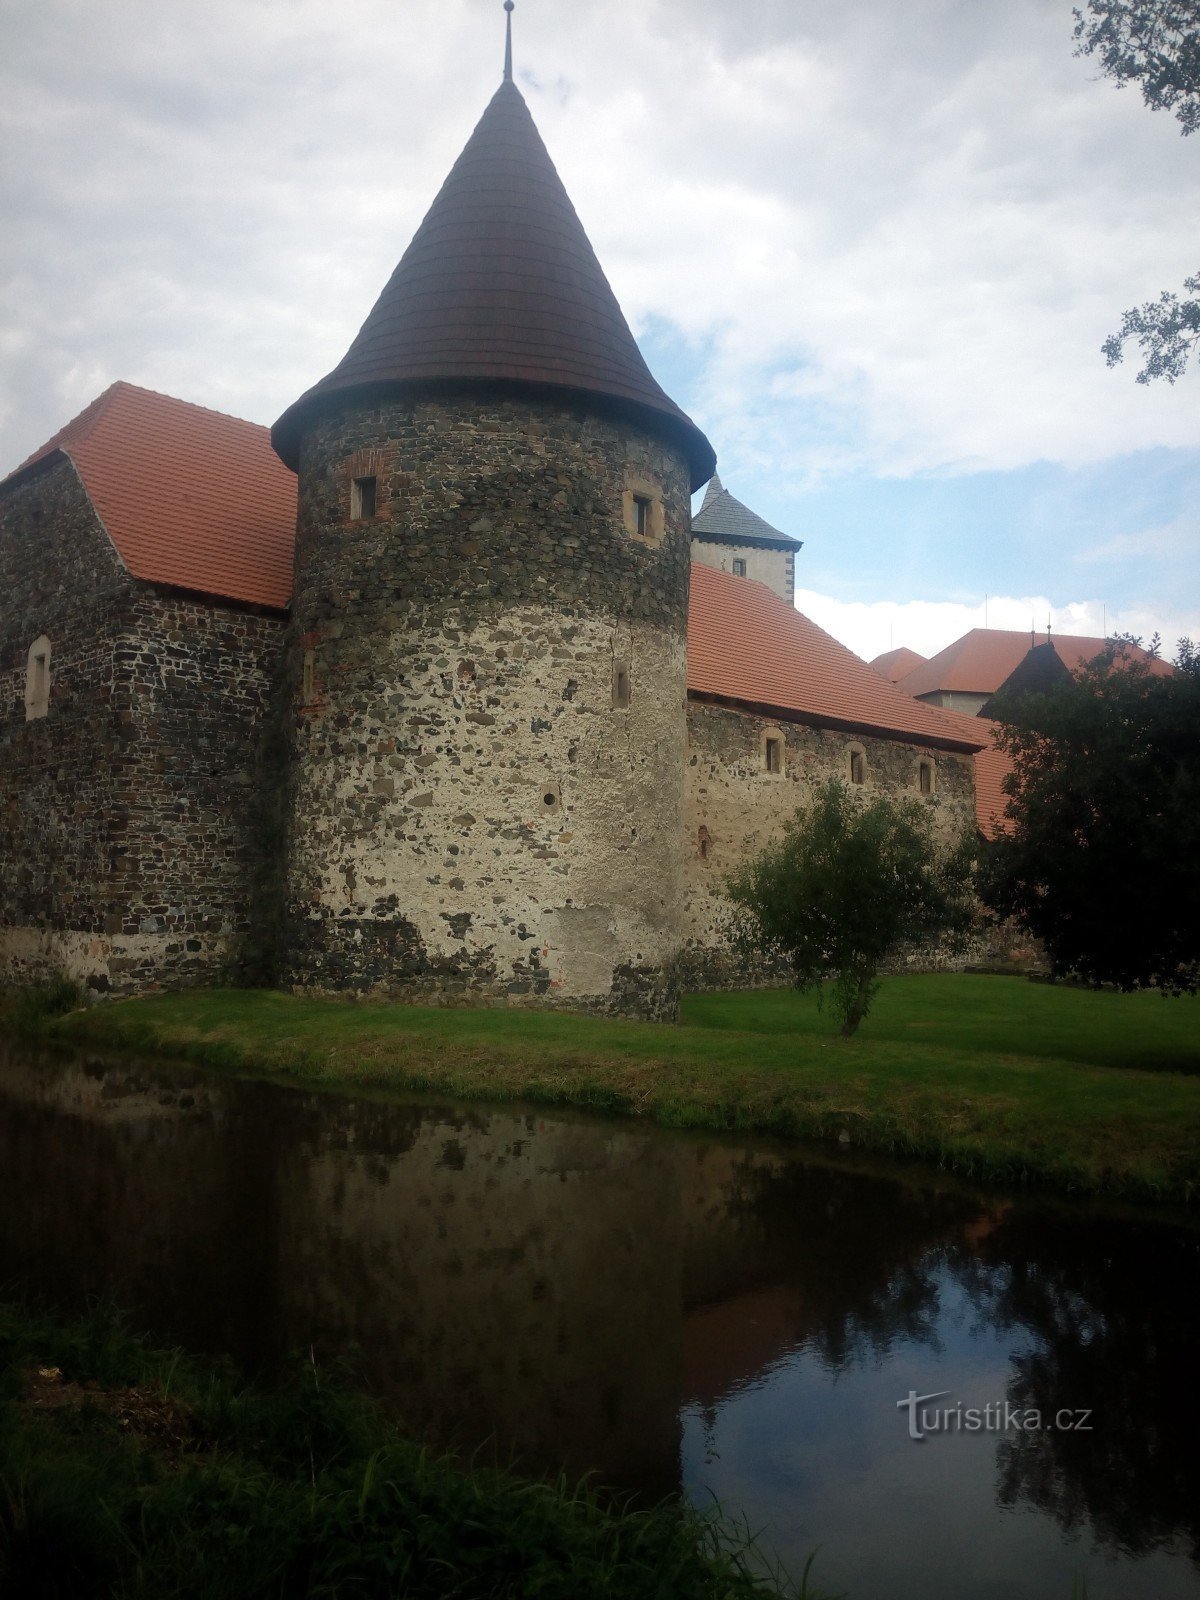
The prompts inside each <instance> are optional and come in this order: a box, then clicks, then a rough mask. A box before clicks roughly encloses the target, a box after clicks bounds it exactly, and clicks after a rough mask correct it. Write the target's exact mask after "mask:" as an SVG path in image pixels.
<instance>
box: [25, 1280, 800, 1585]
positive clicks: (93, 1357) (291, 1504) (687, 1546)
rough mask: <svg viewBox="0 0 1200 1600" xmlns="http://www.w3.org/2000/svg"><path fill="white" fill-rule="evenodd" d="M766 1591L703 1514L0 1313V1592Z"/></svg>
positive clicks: (115, 1334) (288, 1384)
mask: <svg viewBox="0 0 1200 1600" xmlns="http://www.w3.org/2000/svg"><path fill="white" fill-rule="evenodd" d="M776 1592H778V1591H777V1590H775V1589H768V1588H766V1587H765V1586H763V1585H762V1584H761V1583H760V1582H759V1581H758V1580H757V1579H756V1578H755V1577H754V1576H753V1575H752V1573H751V1570H750V1568H749V1566H748V1564H747V1560H746V1555H745V1550H744V1546H739V1543H738V1540H737V1539H736V1538H735V1537H732V1536H731V1535H730V1534H729V1532H728V1531H727V1530H723V1529H722V1527H721V1526H720V1524H719V1523H718V1522H717V1521H716V1520H714V1518H712V1517H705V1516H701V1515H699V1514H697V1513H693V1512H690V1511H684V1510H680V1509H678V1508H675V1507H670V1506H666V1507H660V1508H658V1509H655V1510H648V1511H633V1510H630V1509H627V1508H626V1509H621V1508H617V1507H613V1506H611V1505H608V1504H606V1503H605V1501H604V1500H603V1499H602V1498H601V1497H600V1496H599V1495H597V1494H596V1493H594V1492H592V1491H590V1490H587V1489H573V1488H572V1487H570V1486H569V1485H567V1484H565V1483H558V1484H543V1483H534V1482H529V1481H524V1480H522V1479H520V1478H518V1477H516V1476H513V1475H509V1474H505V1473H499V1472H492V1471H478V1470H471V1471H466V1470H462V1469H461V1468H459V1467H458V1466H456V1465H455V1464H454V1463H453V1462H451V1461H449V1460H445V1459H443V1460H438V1459H434V1458H432V1457H430V1456H429V1455H427V1454H426V1453H425V1452H424V1451H422V1450H420V1449H418V1448H417V1447H416V1446H415V1445H413V1444H411V1443H409V1442H408V1441H407V1440H405V1439H404V1438H402V1437H401V1436H400V1435H399V1434H398V1433H397V1431H396V1429H395V1428H394V1427H392V1426H391V1425H390V1424H389V1423H388V1422H387V1421H386V1420H385V1419H384V1418H383V1417H382V1416H381V1415H380V1414H379V1413H378V1412H377V1411H376V1410H375V1409H374V1408H373V1407H372V1405H371V1404H370V1403H369V1402H368V1401H367V1400H365V1399H364V1398H362V1397H361V1396H360V1395H358V1394H356V1393H355V1391H354V1389H353V1387H351V1386H349V1385H348V1384H347V1383H346V1382H345V1381H342V1382H338V1381H336V1380H333V1381H331V1375H330V1374H328V1373H319V1372H317V1371H316V1369H315V1368H313V1367H312V1366H311V1365H308V1364H305V1363H301V1362H297V1364H296V1366H295V1369H294V1371H293V1372H292V1373H291V1374H290V1376H289V1377H287V1378H286V1379H285V1380H284V1381H283V1382H281V1383H280V1384H279V1385H278V1386H276V1387H274V1388H272V1389H262V1388H255V1387H252V1386H249V1385H247V1384H245V1383H244V1382H242V1381H241V1380H239V1379H238V1378H236V1377H235V1376H233V1375H232V1374H231V1373H230V1372H229V1371H228V1370H226V1369H225V1368H223V1367H218V1366H211V1365H210V1366H206V1365H204V1364H202V1363H199V1362H195V1361H192V1360H189V1359H187V1358H185V1357H184V1356H182V1355H181V1354H180V1353H179V1352H178V1351H174V1352H171V1351H160V1350H155V1349H153V1348H151V1347H150V1346H149V1345H148V1344H147V1343H145V1342H144V1341H142V1340H140V1339H138V1338H136V1337H134V1336H133V1335H132V1334H131V1333H130V1332H129V1331H128V1330H127V1329H126V1327H125V1326H124V1325H123V1324H122V1323H121V1321H120V1319H119V1318H116V1317H114V1316H113V1315H112V1314H108V1315H97V1316H93V1317H91V1318H89V1319H87V1320H85V1321H79V1322H65V1321H62V1320H58V1319H54V1318H50V1317H46V1316H42V1315H38V1314H35V1313H32V1312H30V1311H29V1310H28V1309H27V1308H24V1307H22V1306H18V1305H14V1304H12V1303H3V1302H0V1593H4V1594H11V1595H13V1596H14V1597H15V1596H17V1595H46V1596H48V1595H53V1596H55V1597H56V1600H75V1597H79V1600H85V1597H86V1600H106V1597H111V1600H117V1597H118V1596H119V1597H120V1600H175V1597H179V1600H182V1597H184V1596H186V1597H187V1600H260V1597H261V1600H267V1597H270V1600H278V1597H280V1596H287V1597H288V1600H305V1597H312V1600H316V1597H318V1596H320V1597H322V1600H335V1597H337V1596H345V1597H347V1600H348V1597H349V1596H352V1595H362V1596H367V1595H391V1594H404V1595H405V1596H407V1597H410V1600H421V1597H423V1596H429V1597H434V1596H437V1597H439V1600H441V1597H445V1596H457V1597H461V1600H469V1597H474V1596H479V1597H483V1596H489V1597H492V1596H496V1597H504V1596H512V1597H514V1600H516V1597H518V1596H520V1597H524V1596H529V1595H538V1596H541V1597H544V1600H559V1597H561V1600H588V1597H595V1600H624V1597H629V1600H642V1597H644V1600H663V1597H669V1596H678V1597H680V1600H687V1597H691V1596H695V1597H701V1596H704V1597H711V1600H718V1597H719V1600H738V1597H739V1596H746V1597H749V1596H751V1595H755V1596H765V1595H768V1594H772V1593H776Z"/></svg>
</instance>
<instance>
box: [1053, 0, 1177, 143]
mask: <svg viewBox="0 0 1200 1600" xmlns="http://www.w3.org/2000/svg"><path fill="white" fill-rule="evenodd" d="M1072 15H1073V16H1074V18H1075V39H1076V45H1075V54H1076V55H1077V56H1096V57H1098V59H1099V61H1100V67H1101V70H1102V71H1103V73H1104V75H1105V77H1108V78H1112V79H1114V80H1115V81H1116V84H1117V87H1118V88H1124V86H1125V85H1126V84H1127V83H1138V84H1140V85H1141V88H1142V99H1143V100H1144V101H1145V102H1146V104H1147V105H1148V106H1149V107H1150V109H1151V111H1173V112H1174V113H1175V115H1176V117H1178V119H1179V123H1180V126H1181V128H1182V131H1183V132H1184V133H1185V134H1187V133H1195V132H1196V130H1197V129H1198V128H1200V7H1198V6H1197V4H1196V0H1088V3H1087V7H1086V11H1078V10H1076V11H1074V12H1073V13H1072Z"/></svg>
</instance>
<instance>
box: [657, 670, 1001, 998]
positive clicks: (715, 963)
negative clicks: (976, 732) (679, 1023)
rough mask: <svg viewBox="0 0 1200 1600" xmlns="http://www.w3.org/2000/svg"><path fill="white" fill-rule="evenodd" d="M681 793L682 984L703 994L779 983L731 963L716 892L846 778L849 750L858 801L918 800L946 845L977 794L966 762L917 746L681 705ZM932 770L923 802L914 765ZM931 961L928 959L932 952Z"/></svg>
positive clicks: (775, 976) (967, 823)
mask: <svg viewBox="0 0 1200 1600" xmlns="http://www.w3.org/2000/svg"><path fill="white" fill-rule="evenodd" d="M687 726H688V751H687V765H686V769H685V770H686V782H685V787H684V832H683V855H684V906H683V919H684V920H683V931H684V939H685V945H686V948H685V955H684V971H683V977H684V981H685V982H687V983H689V984H694V985H699V986H706V985H711V984H722V983H730V982H737V983H741V984H752V983H755V982H761V983H780V982H783V981H786V973H785V972H783V971H782V970H780V969H777V968H762V969H759V968H755V969H753V970H749V971H747V970H745V969H744V968H736V967H734V966H733V965H732V964H731V958H730V956H729V953H728V951H727V949H726V947H725V941H724V938H723V933H722V927H723V922H724V918H725V914H726V907H727V905H728V902H727V900H726V898H725V896H724V894H723V892H722V885H723V883H724V881H725V879H726V878H727V877H728V876H729V874H730V873H732V872H734V871H736V870H737V868H738V867H740V866H741V865H742V864H743V862H745V861H747V860H749V859H750V857H752V856H753V855H756V854H757V853H758V852H759V851H760V850H762V849H763V848H764V847H765V846H766V845H767V844H768V843H769V842H770V841H771V840H772V839H773V838H775V837H777V836H778V834H779V832H780V830H781V828H782V826H783V824H784V823H785V822H786V821H787V820H788V818H790V817H792V816H794V815H795V813H796V811H797V810H798V809H799V808H800V807H801V806H803V805H805V804H806V803H807V802H808V801H809V800H810V799H811V797H812V795H813V793H814V791H815V790H816V789H817V788H819V787H820V786H821V785H822V784H824V783H825V782H827V781H828V779H830V778H834V777H836V778H841V779H843V780H844V781H847V782H848V781H849V779H850V757H851V752H852V751H857V752H859V753H860V754H861V756H862V758H863V762H864V777H865V784H864V791H863V792H864V793H865V794H867V795H870V794H872V793H874V792H878V791H880V790H882V791H883V792H884V793H885V794H889V795H893V796H896V797H898V798H905V799H913V800H920V801H922V803H923V804H925V805H927V806H928V807H929V808H930V810H931V812H932V814H933V817H934V826H935V833H936V836H937V838H938V839H939V840H940V841H941V842H942V843H944V844H947V845H949V844H950V843H952V842H954V841H956V840H957V839H959V838H960V837H961V836H962V834H963V832H964V831H965V830H966V829H968V828H970V827H973V826H974V822H975V786H974V771H973V764H972V760H971V757H970V756H967V755H954V754H951V753H950V752H949V751H945V750H934V749H932V748H928V747H926V746H923V745H919V744H916V743H912V744H908V743H904V742H902V741H900V740H892V739H881V738H870V737H866V736H859V735H854V734H849V733H840V732H837V731H835V730H834V729H830V728H811V727H808V726H806V725H804V724H802V723H796V722H783V721H772V720H771V719H769V718H766V717H762V716H757V715H754V714H752V713H749V712H746V711H741V710H738V709H736V708H734V707H731V706H724V705H718V704H713V703H710V702H706V701H701V700H691V701H689V703H688V717H687ZM768 736H769V737H771V738H773V739H779V740H781V741H782V745H783V752H782V760H781V763H780V766H781V770H780V771H779V772H777V773H774V772H768V771H767V770H765V760H764V742H765V740H766V738H767V737H768ZM922 759H924V760H928V761H932V762H933V764H934V791H933V793H932V794H930V795H928V796H923V795H922V794H921V792H920V785H919V777H920V774H919V763H920V762H921V760H922ZM930 959H931V962H932V961H933V959H934V958H933V955H932V954H931V957H930Z"/></svg>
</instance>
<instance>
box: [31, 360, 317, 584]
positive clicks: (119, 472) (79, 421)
mask: <svg viewBox="0 0 1200 1600" xmlns="http://www.w3.org/2000/svg"><path fill="white" fill-rule="evenodd" d="M57 453H61V454H62V455H65V456H69V457H70V459H71V461H72V462H73V463H74V464H75V468H76V470H77V471H78V473H79V476H80V478H81V479H82V480H83V485H84V488H85V489H86V490H87V492H88V495H89V497H90V498H91V501H92V504H93V505H94V506H95V508H96V511H97V513H98V514H99V517H100V520H101V521H102V522H103V524H104V526H105V528H106V529H107V530H108V535H109V537H110V538H111V539H112V542H113V544H114V545H115V546H116V549H117V553H118V555H119V556H120V557H121V559H122V561H123V562H124V563H125V565H126V566H127V567H128V568H129V571H130V572H131V573H132V574H133V575H134V577H135V578H144V579H147V580H148V581H149V582H151V583H162V584H170V585H172V586H174V587H178V588H181V589H194V590H197V591H198V592H200V593H201V594H211V595H219V596H221V597H222V598H223V599H228V600H240V601H246V602H250V603H253V604H255V605H263V606H277V607H280V608H283V607H285V606H286V605H287V603H288V598H289V596H290V594H291V589H292V552H293V548H294V544H295V536H296V480H295V478H294V477H293V476H292V474H291V473H290V472H289V471H288V470H287V468H286V467H285V466H283V464H282V463H281V462H280V460H279V458H278V457H277V456H276V455H275V452H274V451H273V450H272V449H271V437H270V434H269V433H268V431H267V429H266V428H262V427H259V426H258V424H257V423H253V422H243V421H241V420H240V419H239V418H237V417H227V416H225V415H224V414H223V413H221V412H219V411H209V410H207V409H206V408H205V407H203V406H194V405H189V404H188V403H187V401H185V400H173V399H171V397H170V396H169V395H165V394H155V393H154V392H153V390H150V389H138V388H135V387H134V385H133V384H131V383H114V384H113V386H112V387H111V388H110V389H106V390H105V391H104V393H103V394H102V395H100V397H99V398H98V399H96V400H93V401H92V403H91V405H90V406H88V407H87V408H86V409H85V410H84V411H81V412H80V414H79V416H77V417H76V418H75V420H74V421H73V422H69V423H68V424H67V426H66V427H65V428H63V429H62V430H61V431H60V432H58V433H56V434H55V435H54V437H53V439H50V440H48V441H47V442H46V443H45V444H44V445H43V446H42V448H41V449H40V450H37V451H35V452H34V454H33V455H32V456H30V457H29V459H28V460H27V461H24V462H22V464H21V466H20V467H18V468H17V473H23V472H26V471H27V470H28V469H29V468H30V467H32V466H34V465H35V464H36V463H38V462H41V461H45V460H47V459H48V458H49V457H51V456H53V455H55V454H57ZM17 473H13V474H12V475H11V476H13V477H15V476H17ZM6 481H7V480H6Z"/></svg>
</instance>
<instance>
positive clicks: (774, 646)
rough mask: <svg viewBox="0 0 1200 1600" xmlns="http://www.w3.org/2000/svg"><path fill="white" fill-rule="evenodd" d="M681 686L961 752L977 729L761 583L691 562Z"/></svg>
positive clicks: (974, 742) (978, 740)
mask: <svg viewBox="0 0 1200 1600" xmlns="http://www.w3.org/2000/svg"><path fill="white" fill-rule="evenodd" d="M688 690H689V692H690V693H692V694H697V695H707V696H711V697H713V698H715V699H720V700H734V701H737V702H739V703H741V704H743V705H752V706H755V707H765V708H768V709H770V710H772V711H774V712H776V713H778V714H779V715H782V716H789V715H790V716H793V717H795V718H796V719H797V720H799V721H807V722H814V723H824V724H827V725H830V726H833V727H839V728H844V729H847V730H850V731H853V732H861V733H868V734H879V735H882V736H883V737H884V738H901V739H907V740H910V741H913V742H916V743H920V744H928V745H936V746H940V747H942V748H944V749H951V750H962V751H969V750H973V749H978V748H979V747H980V746H981V745H982V744H984V742H985V739H986V735H985V733H984V732H983V731H980V732H978V733H976V732H975V731H974V729H972V728H970V727H969V726H966V724H969V723H970V722H972V721H973V720H974V719H972V718H957V719H954V720H951V719H949V718H948V717H947V716H946V714H945V712H943V711H940V710H938V709H937V708H936V707H934V706H926V705H922V704H921V703H920V701H918V700H913V699H911V698H910V696H908V695H906V694H904V693H902V691H901V690H899V689H897V688H896V687H895V685H894V684H891V683H888V682H887V680H886V679H885V678H881V677H880V675H879V674H878V673H877V672H875V671H874V670H873V669H872V668H871V667H869V666H868V665H867V663H866V662H865V661H863V660H861V659H860V658H859V657H858V656H856V655H855V654H854V652H853V651H852V650H848V649H847V648H846V646H845V645H843V644H839V643H838V641H837V640H836V639H834V638H832V637H831V636H830V635H829V634H827V633H826V632H824V630H823V629H821V628H818V627H817V625H816V623H815V622H810V621H809V619H808V618H807V617H806V616H803V615H802V614H801V613H800V612H799V611H797V610H796V608H795V607H794V606H790V605H789V604H788V603H787V601H786V600H781V599H780V597H779V596H778V595H777V594H775V593H774V592H773V591H772V590H770V589H768V588H767V586H766V585H765V584H762V583H756V582H754V581H753V580H752V579H748V578H735V577H732V576H731V575H730V574H728V573H725V572H718V571H717V570H716V569H715V568H713V567H704V566H700V565H699V564H695V565H693V567H692V590H691V605H690V608H689V612H688Z"/></svg>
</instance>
